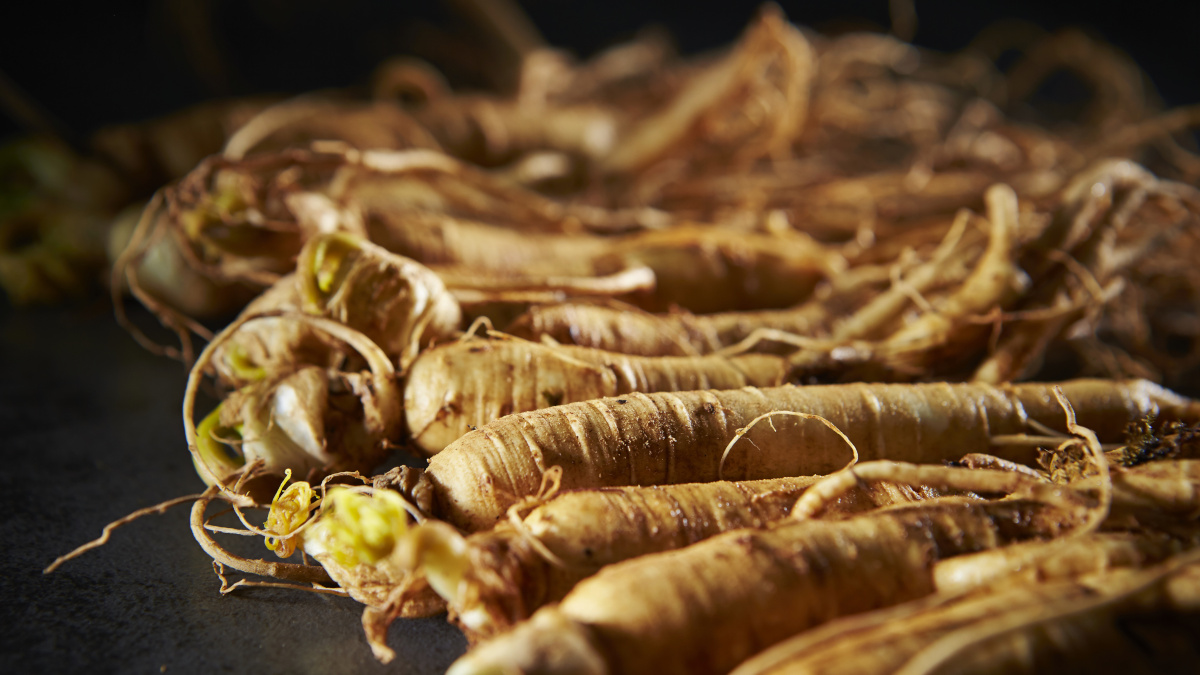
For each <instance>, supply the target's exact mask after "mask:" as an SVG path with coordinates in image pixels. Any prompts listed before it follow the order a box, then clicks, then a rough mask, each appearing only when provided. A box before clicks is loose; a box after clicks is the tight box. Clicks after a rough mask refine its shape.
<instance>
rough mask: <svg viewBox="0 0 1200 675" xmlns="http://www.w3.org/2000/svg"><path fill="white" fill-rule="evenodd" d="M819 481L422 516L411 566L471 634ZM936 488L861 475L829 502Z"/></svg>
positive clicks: (860, 507) (866, 500)
mask: <svg viewBox="0 0 1200 675" xmlns="http://www.w3.org/2000/svg"><path fill="white" fill-rule="evenodd" d="M817 480H819V477H817V476H813V477H802V478H776V479H767V480H761V481H743V482H727V481H718V482H713V483H687V484H682V485H665V486H648V487H625V488H609V489H604V490H577V491H572V492H567V493H564V494H561V495H558V496H556V497H554V498H553V499H550V500H549V501H548V502H546V503H544V504H541V505H539V506H536V507H535V508H533V510H532V511H530V512H529V513H528V515H525V516H523V517H521V518H520V520H516V518H517V517H518V516H519V513H518V512H519V511H520V510H521V506H520V505H518V506H515V507H514V511H513V512H511V513H510V519H509V520H507V521H504V522H501V523H500V524H499V525H497V526H496V528H494V529H492V530H488V531H486V532H479V533H476V534H473V535H471V536H470V537H467V538H466V539H465V540H464V539H463V538H462V535H460V534H458V533H457V532H456V531H455V530H454V529H453V528H450V527H448V526H446V525H445V524H444V523H439V522H434V521H429V522H426V523H424V524H422V525H419V526H417V527H416V528H415V529H414V530H413V533H412V546H413V549H412V556H413V565H414V572H415V573H421V574H424V575H425V576H426V577H428V578H429V579H430V582H431V584H432V585H433V587H434V588H435V589H436V590H438V591H439V592H443V593H445V594H446V595H445V598H446V601H447V603H448V604H449V607H450V610H451V612H452V613H453V614H454V616H455V617H456V620H457V622H458V623H459V624H460V625H461V626H462V627H463V628H464V630H466V631H467V632H468V636H469V637H471V638H472V639H473V640H474V639H478V638H486V637H490V636H492V635H494V634H496V633H498V632H501V631H504V630H507V629H508V628H510V627H511V626H512V625H513V624H515V623H517V622H518V621H521V620H524V619H526V618H528V617H529V616H530V615H531V614H532V613H533V612H534V611H535V610H537V609H538V608H540V607H542V606H543V605H545V604H547V603H550V602H554V601H557V600H560V599H561V598H562V597H563V596H565V595H566V593H567V592H568V591H569V590H570V589H571V588H573V587H574V586H575V585H576V584H577V583H578V582H579V581H580V580H582V579H584V578H587V577H588V576H591V575H592V574H594V573H596V572H597V571H599V570H600V569H601V568H602V567H604V566H606V565H611V564H613V563H616V562H620V561H622V560H628V559H631V558H635V557H638V556H641V555H647V554H650V553H657V552H660V551H667V550H672V549H677V548H682V547H684V546H687V545H690V544H693V543H695V542H698V541H701V540H703V539H707V538H709V537H712V536H714V535H717V534H719V533H722V532H728V531H732V530H736V529H741V528H747V527H754V528H761V527H765V526H766V525H768V524H769V523H772V522H774V521H777V520H780V519H781V518H784V517H785V516H787V514H788V513H790V512H791V508H792V506H793V504H794V503H795V501H796V498H797V497H799V496H800V495H801V494H802V493H803V492H804V490H805V489H807V488H808V487H809V486H810V485H812V484H813V483H815V482H816V481H817ZM938 494H939V493H938V492H937V491H935V490H931V489H924V488H916V489H914V488H912V487H909V486H907V485H895V484H892V483H887V482H864V483H863V484H862V485H861V486H859V489H856V490H854V491H852V492H850V493H848V494H847V495H845V496H844V498H843V499H841V500H839V501H838V502H837V503H836V504H834V505H833V508H832V511H833V513H835V514H855V513H862V512H865V511H869V510H871V509H875V508H879V507H883V506H891V505H894V504H904V503H909V502H915V501H919V500H921V499H930V498H933V497H936V496H938ZM425 551H431V552H433V555H429V556H426V555H424V552H425ZM448 551H454V552H455V554H454V555H447V554H446V552H448Z"/></svg>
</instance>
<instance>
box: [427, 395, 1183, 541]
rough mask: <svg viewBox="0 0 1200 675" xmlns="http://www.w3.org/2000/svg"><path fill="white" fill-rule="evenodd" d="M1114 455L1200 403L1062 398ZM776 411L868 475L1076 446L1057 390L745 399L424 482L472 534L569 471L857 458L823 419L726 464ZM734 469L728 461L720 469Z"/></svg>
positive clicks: (661, 480)
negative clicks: (889, 465) (1068, 442)
mask: <svg viewBox="0 0 1200 675" xmlns="http://www.w3.org/2000/svg"><path fill="white" fill-rule="evenodd" d="M1061 386H1062V389H1063V390H1064V392H1065V394H1066V397H1067V399H1068V400H1069V401H1070V402H1071V404H1072V405H1073V406H1074V408H1075V411H1076V412H1077V413H1078V415H1079V423H1080V424H1081V425H1083V426H1085V427H1088V428H1090V429H1094V430H1095V431H1096V433H1097V434H1098V435H1099V436H1100V438H1101V440H1102V441H1103V442H1113V441H1117V440H1120V439H1123V438H1124V431H1125V425H1126V424H1128V423H1129V422H1130V421H1133V420H1136V419H1141V418H1142V417H1144V416H1145V415H1147V414H1149V413H1155V414H1157V415H1158V416H1159V417H1161V418H1162V419H1164V420H1168V419H1194V418H1196V417H1200V403H1198V402H1196V401H1193V400H1191V399H1187V398H1184V397H1180V396H1178V395H1176V394H1174V393H1172V392H1170V391H1168V390H1165V389H1162V388H1161V387H1159V386H1157V385H1155V384H1152V383H1150V382H1146V381H1140V380H1138V381H1124V382H1118V381H1104V380H1073V381H1069V382H1065V383H1063V384H1062V385H1061ZM773 411H796V412H804V413H808V414H811V415H815V416H819V417H821V418H824V419H825V420H827V421H829V422H830V423H832V424H833V425H834V427H836V428H837V429H840V430H842V431H844V432H845V434H846V436H847V437H848V438H849V440H850V441H851V442H852V443H853V444H854V445H855V446H856V447H857V448H858V453H859V455H860V458H861V459H862V460H863V461H867V460H873V459H881V458H888V459H895V460H900V461H911V462H923V463H940V462H943V461H948V460H953V459H956V458H958V457H960V456H962V455H963V454H964V453H970V452H993V453H999V454H1001V456H1002V458H1003V459H1008V460H1012V461H1018V462H1022V463H1025V464H1029V465H1033V464H1034V461H1035V454H1036V445H1035V444H1030V445H1019V444H1010V445H1004V446H1000V447H994V446H993V444H992V437H993V436H994V435H995V436H999V435H1011V434H1022V433H1025V432H1026V431H1027V430H1028V429H1029V428H1030V425H1045V426H1048V427H1051V428H1054V429H1055V430H1057V431H1059V432H1066V427H1065V423H1064V422H1065V421H1064V417H1063V410H1062V408H1061V407H1060V406H1059V404H1058V403H1057V402H1056V400H1055V398H1054V394H1053V385H1049V384H1015V385H1008V386H1005V387H993V386H989V385H963V384H959V385H953V384H947V383H936V384H911V385H908V384H905V385H900V384H889V385H868V384H847V385H826V386H809V387H778V388H773V389H752V388H747V389H740V390H733V391H699V392H682V393H658V394H640V393H634V394H628V395H625V396H622V397H619V398H607V399H598V400H594V401H587V402H581V403H572V404H567V405H562V406H556V407H553V408H546V409H544V410H536V411H532V412H527V413H520V414H516V415H509V416H507V417H503V418H500V419H498V420H496V421H495V422H492V423H490V424H487V425H485V426H483V427H480V428H479V429H477V430H475V431H472V432H470V433H468V434H467V435H465V436H463V437H462V438H460V439H459V440H457V441H455V442H454V443H452V444H451V445H450V446H448V447H447V448H446V449H445V450H443V451H442V452H440V453H438V454H437V455H435V456H434V457H433V458H432V459H431V460H430V463H429V469H428V471H427V473H426V475H427V476H428V478H429V479H430V481H431V482H432V484H433V487H434V491H435V494H436V502H437V511H438V514H439V517H441V518H443V519H445V520H446V521H447V522H450V523H451V524H453V525H455V526H457V527H460V528H462V529H464V530H467V531H475V530H480V529H486V528H489V527H491V526H492V525H493V524H495V522H496V521H497V520H499V519H500V518H501V517H502V516H503V515H504V513H505V512H506V511H507V509H508V508H509V507H510V506H512V504H514V503H516V502H517V501H519V500H520V499H521V498H522V497H525V496H530V495H534V494H536V493H537V491H538V488H539V486H540V485H541V483H542V477H543V474H544V472H545V470H546V469H547V468H549V467H551V466H556V465H557V466H561V467H562V470H563V480H562V485H563V488H564V489H576V488H585V487H603V486H615V485H664V484H671V483H688V482H705V481H711V480H718V479H721V478H726V479H736V480H753V479H759V478H774V477H781V476H799V475H810V474H827V473H830V472H832V471H836V470H837V469H839V468H841V467H842V466H844V465H845V464H846V462H847V459H848V457H849V454H850V452H849V449H848V447H847V445H846V442H845V440H843V438H841V437H839V436H838V435H837V434H835V433H833V432H831V431H830V430H829V429H828V428H826V427H825V426H824V425H822V424H819V423H817V422H816V421H815V420H811V419H800V418H795V417H779V418H773V419H772V420H771V423H770V424H758V425H756V426H755V427H754V428H753V429H751V430H750V431H749V432H745V433H744V435H745V438H744V439H743V440H742V441H740V442H739V443H738V444H736V445H734V446H733V447H732V449H731V450H729V452H728V453H726V452H725V450H726V448H727V447H728V446H729V445H730V442H731V441H733V440H734V439H735V438H738V437H739V436H740V435H742V434H739V431H740V430H741V429H742V428H743V427H745V426H747V425H748V424H749V423H750V421H751V420H753V419H754V418H755V417H758V416H760V415H763V414H765V413H770V412H773ZM723 454H724V455H726V456H725V457H724V459H722V456H723Z"/></svg>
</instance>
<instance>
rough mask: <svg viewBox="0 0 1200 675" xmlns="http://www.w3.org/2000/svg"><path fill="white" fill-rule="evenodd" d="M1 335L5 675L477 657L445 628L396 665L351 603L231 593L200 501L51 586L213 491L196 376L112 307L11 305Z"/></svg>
mask: <svg viewBox="0 0 1200 675" xmlns="http://www.w3.org/2000/svg"><path fill="white" fill-rule="evenodd" d="M131 311H133V312H135V316H136V318H138V319H139V320H140V321H141V322H143V323H145V322H149V321H150V320H149V319H148V317H147V316H146V315H145V314H144V313H143V312H141V311H140V310H137V309H133V308H131ZM0 341H2V344H3V349H2V350H0V449H2V453H3V454H2V456H3V459H4V461H3V468H2V470H0V481H2V484H0V514H3V515H2V516H0V566H2V567H0V569H3V574H0V597H2V598H3V604H2V606H3V615H4V619H5V621H4V625H5V626H6V628H4V629H3V630H0V671H2V672H8V673H18V672H21V673H40V672H84V671H86V672H90V673H159V672H166V673H214V672H229V673H250V672H253V673H351V672H353V673H382V672H388V673H435V672H442V671H444V670H445V669H446V667H447V666H448V665H449V664H450V663H451V662H452V661H453V660H454V659H455V658H456V657H457V656H458V655H459V654H461V653H462V651H463V650H464V649H465V646H466V642H465V640H464V639H463V637H462V635H461V633H459V631H458V630H457V629H455V628H454V627H453V626H451V625H449V624H448V623H447V622H446V620H445V617H444V616H442V617H434V618H431V619H424V620H398V621H397V622H396V623H395V624H393V626H392V630H391V632H390V639H389V644H390V645H391V646H392V648H394V649H395V650H396V652H397V654H398V657H397V659H396V660H395V661H394V662H393V663H392V664H391V665H389V666H387V667H384V666H382V665H380V664H378V663H377V662H376V661H375V660H374V658H373V657H372V656H371V652H370V649H369V648H368V647H367V644H366V640H365V639H364V638H363V634H362V628H361V625H360V622H359V617H360V613H361V605H359V604H358V603H356V602H354V601H353V600H351V599H349V598H340V597H331V596H325V595H316V594H312V593H305V592H301V591H290V590H276V589H245V590H239V591H237V592H235V593H233V594H231V595H228V596H222V595H221V594H220V593H219V591H218V589H219V588H220V582H219V580H218V579H217V578H216V576H215V575H214V573H213V569H212V564H211V562H210V560H209V558H208V556H206V555H205V554H204V552H203V551H201V550H200V548H199V546H198V545H197V544H196V542H195V541H194V540H193V538H192V535H191V532H190V530H189V529H188V507H187V506H177V507H175V508H174V509H172V510H170V511H168V512H167V513H166V514H164V515H151V516H148V517H146V518H143V519H142V520H140V521H137V522H135V523H133V524H130V525H128V526H126V527H124V528H121V529H118V530H117V531H116V532H114V533H113V537H112V540H111V541H110V543H109V544H108V545H106V546H104V547H101V548H99V549H97V550H93V551H91V552H89V553H87V554H85V555H84V556H83V557H81V558H78V559H76V560H73V561H70V562H68V563H66V564H65V565H64V566H63V567H62V568H60V569H59V570H58V571H57V572H55V573H53V574H51V575H43V574H42V568H44V567H45V566H46V565H47V564H48V563H50V562H51V561H52V560H53V559H54V558H55V557H57V556H59V555H61V554H62V553H65V552H66V551H68V550H70V549H71V548H73V547H75V546H76V545H78V544H81V543H83V542H85V541H88V540H90V539H92V538H94V537H96V536H97V535H98V534H99V533H100V531H101V528H102V527H103V526H104V525H105V524H106V523H108V522H110V521H112V520H114V519H117V518H120V517H121V516H123V515H125V514H127V513H129V512H131V511H134V510H135V509H139V508H142V507H146V506H150V505H153V504H156V503H158V502H161V501H164V500H167V499H170V498H172V497H176V496H180V495H186V494H190V493H196V492H199V491H200V490H202V489H203V487H204V486H203V484H202V483H201V481H200V479H199V478H197V477H196V475H195V472H194V470H193V468H192V465H191V460H190V459H189V456H188V453H187V451H186V447H185V443H184V437H183V427H182V424H181V421H180V419H181V418H180V403H181V401H182V397H183V388H184V382H185V372H184V370H183V368H182V366H181V365H180V364H179V363H177V362H174V361H170V360H168V359H165V358H162V357H158V356H154V355H152V354H150V353H148V352H146V351H145V350H143V349H142V348H141V347H139V346H138V345H137V344H135V343H134V341H133V340H132V339H131V338H130V337H129V336H128V335H127V334H126V333H124V332H123V331H122V330H121V329H120V328H118V327H117V325H116V324H115V322H114V321H113V318H112V315H111V313H110V309H109V307H107V305H105V304H104V303H103V302H100V301H97V302H95V303H93V304H91V305H88V306H85V307H73V308H69V309H58V310H36V311H31V312H15V311H13V310H11V309H10V308H7V307H0ZM241 545H242V546H251V548H250V549H249V550H248V552H257V551H259V547H260V544H259V543H258V542H256V541H242V542H241ZM258 555H261V556H270V555H272V554H270V553H269V552H268V551H267V550H266V549H265V548H263V549H261V552H260V553H258Z"/></svg>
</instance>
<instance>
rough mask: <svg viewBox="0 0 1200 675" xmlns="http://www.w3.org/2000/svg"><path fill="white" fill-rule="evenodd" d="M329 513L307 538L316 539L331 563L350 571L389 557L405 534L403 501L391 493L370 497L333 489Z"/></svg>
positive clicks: (384, 491)
mask: <svg viewBox="0 0 1200 675" xmlns="http://www.w3.org/2000/svg"><path fill="white" fill-rule="evenodd" d="M329 499H330V501H331V504H330V506H331V509H330V510H328V511H326V513H325V514H324V515H323V516H322V517H321V520H320V521H319V522H317V523H315V524H314V525H313V530H314V531H313V532H310V537H312V538H314V539H320V540H321V541H322V542H323V544H324V548H325V549H326V550H327V551H328V552H329V554H330V555H331V556H332V557H333V559H334V560H335V561H337V562H338V563H340V564H342V565H344V566H346V567H352V566H354V565H358V564H367V565H371V564H374V563H376V562H378V561H379V560H380V559H382V558H384V557H386V556H388V555H389V554H391V552H392V550H393V549H394V548H395V547H396V544H397V543H398V542H399V541H400V538H401V537H403V536H404V534H405V533H406V532H407V531H408V522H407V518H408V514H407V511H405V508H404V500H403V499H402V498H401V497H400V495H398V494H396V493H395V492H390V491H387V490H379V491H375V492H373V493H371V494H370V495H367V494H363V493H361V492H356V491H353V490H348V489H345V488H339V489H333V490H331V491H330V493H329Z"/></svg>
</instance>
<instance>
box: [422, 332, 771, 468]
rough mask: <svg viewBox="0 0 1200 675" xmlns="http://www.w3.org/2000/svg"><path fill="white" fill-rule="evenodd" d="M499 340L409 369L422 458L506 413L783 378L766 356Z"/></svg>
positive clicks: (461, 345)
mask: <svg viewBox="0 0 1200 675" xmlns="http://www.w3.org/2000/svg"><path fill="white" fill-rule="evenodd" d="M500 337H501V339H492V340H484V339H468V340H463V341H459V342H455V343H451V344H446V345H440V346H438V347H434V348H432V349H429V350H426V351H425V352H422V353H421V355H420V356H418V357H417V359H416V360H415V361H414V362H413V365H412V369H411V370H410V371H409V373H408V376H407V378H406V380H405V384H404V414H405V418H406V419H407V421H408V428H409V432H410V434H411V436H412V439H413V442H414V443H416V445H417V446H418V447H419V448H420V449H421V451H423V452H425V453H427V454H434V453H437V452H440V451H441V450H442V449H443V448H445V447H446V446H447V445H449V444H450V443H452V442H454V441H456V440H458V439H459V438H461V437H462V436H463V435H464V434H466V433H467V432H468V431H470V430H471V429H474V428H476V427H479V426H483V425H485V424H487V423H488V422H491V421H493V420H496V419H498V418H500V417H503V416H505V415H509V414H512V413H520V412H527V411H530V410H538V409H541V408H547V407H551V406H556V405H561V404H564V403H575V402H578V401H587V400H591V399H598V398H604V397H606V396H609V397H611V396H621V395H624V394H628V393H630V392H634V391H640V392H655V391H692V390H697V389H736V388H738V387H746V386H751V387H772V386H778V385H780V384H783V382H784V381H785V380H784V378H785V376H786V364H785V362H784V360H783V359H781V358H780V357H777V356H769V355H766V354H745V355H742V356H733V357H725V356H715V355H712V356H697V357H670V356H660V357H653V356H642V357H639V356H626V355H624V354H617V353H614V352H606V351H602V350H599V349H589V348H587V347H567V346H548V345H543V344H538V343H536V342H527V341H525V340H520V339H516V338H508V339H503V338H504V336H500Z"/></svg>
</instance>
